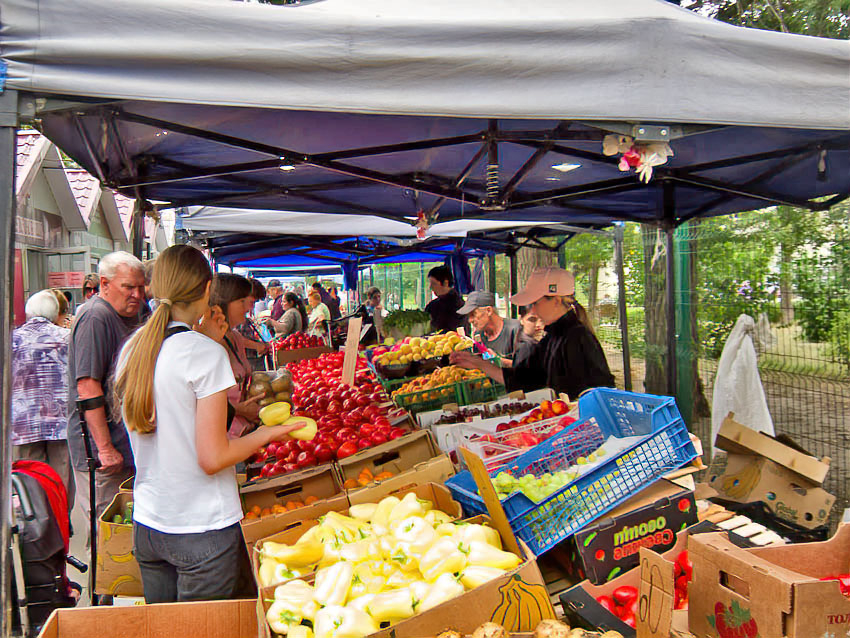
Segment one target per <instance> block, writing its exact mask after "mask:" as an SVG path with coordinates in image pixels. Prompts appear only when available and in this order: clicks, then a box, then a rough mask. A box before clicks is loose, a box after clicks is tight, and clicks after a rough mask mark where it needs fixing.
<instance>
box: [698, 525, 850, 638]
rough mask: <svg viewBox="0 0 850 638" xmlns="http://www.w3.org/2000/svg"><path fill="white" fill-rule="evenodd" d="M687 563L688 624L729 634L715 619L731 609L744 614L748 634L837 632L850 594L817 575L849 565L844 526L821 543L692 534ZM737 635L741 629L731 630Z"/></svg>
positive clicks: (817, 636)
mask: <svg viewBox="0 0 850 638" xmlns="http://www.w3.org/2000/svg"><path fill="white" fill-rule="evenodd" d="M688 551H689V554H690V557H691V561H692V562H693V565H694V581H693V582H692V583H691V592H690V609H689V610H688V621H689V625H690V629H691V632H692V633H693V634H694V635H696V636H698V637H700V638H702V637H704V636H719V637H721V638H723V636H728V635H733V634H732V633H730V630H729V629H724V628H723V627H721V626H719V623H718V617H722V618H723V619H724V620H723V622H724V624H726V625H727V626H728V624H729V623H728V622H727V620H728V619H727V618H726V616H725V613H726V612H728V610H730V609H734V610H735V612H736V616H737V617H738V618H744V619H747V618H749V620H747V629H746V630H745V633H746V635H747V636H755V635H758V636H762V637H764V638H767V637H768V636H771V637H772V636H786V637H787V638H823V637H824V636H844V635H846V633H847V631H848V625H850V600H848V599H847V598H846V597H845V596H843V595H842V594H841V591H840V589H839V586H838V583H837V582H836V581H822V580H819V579H820V578H824V577H828V576H836V575H838V574H844V573H847V572H848V571H850V526H848V525H843V526H841V527H839V528H838V531H837V532H836V534H835V536H833V538H831V539H830V540H828V541H825V542H822V543H801V544H796V545H783V546H779V547H762V548H757V549H756V548H753V549H741V548H739V547H736V546H735V545H733V544H732V543H730V542H729V540H728V539H726V538H725V537H724V535H723V534H705V535H700V536H694V537H692V538H691V539H690V541H689V544H688ZM735 635H740V634H735Z"/></svg>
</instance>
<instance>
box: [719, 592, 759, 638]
mask: <svg viewBox="0 0 850 638" xmlns="http://www.w3.org/2000/svg"><path fill="white" fill-rule="evenodd" d="M708 624H710V625H711V626H712V627H714V628H715V629H716V630H717V635H718V636H720V638H756V636H758V635H759V630H758V626H757V625H756V621H755V619H754V618H753V617H752V615H751V614H750V610H749V609H745V608H744V607H741V605H739V604H738V601H737V600H733V601H732V604H731V605H729V606H728V607H727V606H726V605H724V604H723V603H721V602H720V601H718V602H716V603H715V604H714V616H709V617H708Z"/></svg>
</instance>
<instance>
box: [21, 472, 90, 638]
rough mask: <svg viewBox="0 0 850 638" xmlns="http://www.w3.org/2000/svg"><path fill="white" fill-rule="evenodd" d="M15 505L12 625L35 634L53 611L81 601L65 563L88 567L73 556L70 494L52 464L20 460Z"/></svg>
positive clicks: (26, 633) (82, 567)
mask: <svg viewBox="0 0 850 638" xmlns="http://www.w3.org/2000/svg"><path fill="white" fill-rule="evenodd" d="M12 503H13V521H12V537H13V542H12V561H13V563H12V564H13V566H14V571H15V578H14V579H13V581H12V586H13V603H12V607H13V617H12V627H13V630H15V631H16V633H20V634H21V635H24V636H36V635H37V634H38V632H39V630H40V629H41V626H42V625H43V624H44V622H45V621H46V620H47V617H48V616H49V615H50V613H51V612H52V611H53V610H54V609H57V608H60V607H74V606H75V605H76V604H77V600H78V599H79V595H78V592H80V590H81V588H80V586H79V585H77V584H76V583H72V582H71V581H70V580H69V579H68V576H67V574H66V572H65V564H66V563H67V564H70V565H72V566H73V567H75V568H76V569H77V570H79V571H80V572H85V571H87V569H88V567H87V566H86V565H85V564H84V563H82V562H80V561H79V560H77V559H76V558H74V557H73V556H68V548H69V542H70V517H69V515H68V496H67V493H66V491H65V485H64V484H63V483H62V479H60V478H59V475H58V474H57V473H56V472H55V471H54V470H53V468H51V467H50V466H49V465H48V464H47V463H42V462H41V461H26V460H23V461H15V463H14V464H13V465H12ZM75 591H76V592H77V593H76V595H75Z"/></svg>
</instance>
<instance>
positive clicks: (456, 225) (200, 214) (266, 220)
mask: <svg viewBox="0 0 850 638" xmlns="http://www.w3.org/2000/svg"><path fill="white" fill-rule="evenodd" d="M181 223H182V226H183V228H185V229H186V230H193V231H220V232H229V233H239V232H248V231H250V232H252V233H264V234H269V235H324V236H334V237H360V236H367V237H416V227H415V226H412V225H410V224H406V223H404V222H401V221H394V220H391V219H384V218H382V217H371V216H369V215H333V214H327V213H296V212H290V211H280V210H254V209H245V208H219V207H216V206H193V207H190V209H189V215H188V216H184V217H182V218H181ZM538 225H550V226H551V225H552V222H528V221H523V222H517V221H488V220H472V219H470V220H458V221H451V222H442V223H438V224H434V225H433V226H431V227H430V228H429V229H428V233H427V236H428V237H466V236H467V234H469V233H472V232H480V231H487V230H501V229H507V228H520V227H522V228H527V227H530V226H538Z"/></svg>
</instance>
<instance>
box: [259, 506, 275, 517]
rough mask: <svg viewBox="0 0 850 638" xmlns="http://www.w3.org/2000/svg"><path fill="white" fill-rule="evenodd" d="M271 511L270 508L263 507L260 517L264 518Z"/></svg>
mask: <svg viewBox="0 0 850 638" xmlns="http://www.w3.org/2000/svg"><path fill="white" fill-rule="evenodd" d="M271 513H272V511H271V509H270V508H268V507H264V508H263V509H261V510H260V517H261V518H262V517H263V516H269V515H270V514H271Z"/></svg>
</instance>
